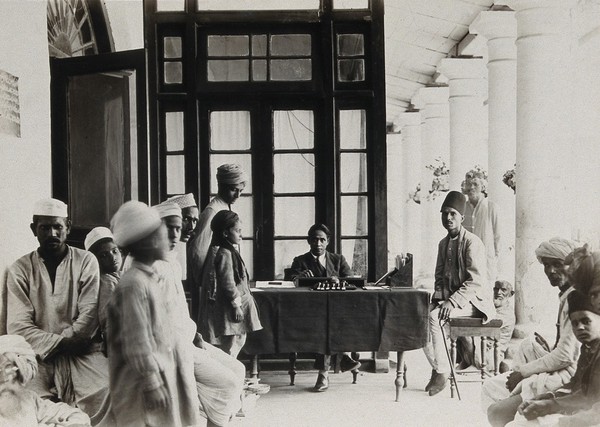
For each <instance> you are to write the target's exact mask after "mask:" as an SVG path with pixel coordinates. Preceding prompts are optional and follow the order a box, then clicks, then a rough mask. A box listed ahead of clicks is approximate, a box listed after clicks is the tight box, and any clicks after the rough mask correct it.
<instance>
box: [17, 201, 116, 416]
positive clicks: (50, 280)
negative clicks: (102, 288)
mask: <svg viewBox="0 0 600 427" xmlns="http://www.w3.org/2000/svg"><path fill="white" fill-rule="evenodd" d="M70 227H71V224H70V221H69V220H68V218H67V205H66V204H64V203H63V202H61V201H60V200H56V199H44V200H40V201H39V202H37V203H36V204H35V206H34V210H33V222H32V224H31V231H33V234H34V235H35V236H36V237H37V240H38V242H39V245H40V246H39V248H38V249H37V250H35V251H33V252H31V253H30V254H27V255H25V256H23V257H21V258H19V259H18V260H17V261H16V262H15V263H14V264H13V265H11V266H10V267H9V268H8V278H7V288H8V298H7V300H8V302H7V330H8V333H9V334H15V335H21V336H22V337H24V338H25V339H26V340H27V342H28V343H29V344H30V345H31V346H32V347H33V350H34V351H35V354H36V356H37V357H38V360H39V361H40V363H39V374H38V375H37V376H36V377H35V378H34V379H33V380H32V381H31V382H30V383H29V384H28V387H29V388H30V389H32V390H33V391H35V392H36V393H38V394H39V395H40V396H41V397H43V398H51V397H53V396H54V394H53V393H52V392H51V391H50V390H51V389H53V388H56V391H57V394H58V398H60V399H61V400H62V401H63V402H65V403H69V404H77V406H78V407H79V408H81V409H82V410H83V411H85V412H86V413H87V414H88V415H90V416H92V415H94V414H95V413H96V410H97V409H98V405H99V404H100V403H101V402H100V400H101V399H102V397H103V396H102V390H103V389H104V388H105V387H106V386H107V383H108V361H107V359H106V357H104V355H103V354H102V353H101V352H100V343H99V342H93V341H92V337H94V335H95V334H96V332H97V329H98V314H97V303H98V300H97V298H98V277H99V274H98V262H97V261H96V258H95V257H94V256H93V255H92V254H91V253H89V252H87V251H84V250H81V249H77V248H73V247H70V246H68V245H67V244H66V240H67V235H68V234H69V231H70Z"/></svg>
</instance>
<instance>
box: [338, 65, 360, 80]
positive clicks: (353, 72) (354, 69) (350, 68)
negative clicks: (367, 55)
mask: <svg viewBox="0 0 600 427" xmlns="http://www.w3.org/2000/svg"><path fill="white" fill-rule="evenodd" d="M364 79H365V61H364V60H363V59H340V60H338V80H339V81H340V82H361V81H363V80H364Z"/></svg>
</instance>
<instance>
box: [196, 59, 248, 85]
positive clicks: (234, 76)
mask: <svg viewBox="0 0 600 427" xmlns="http://www.w3.org/2000/svg"><path fill="white" fill-rule="evenodd" d="M206 66H207V71H208V81H209V82H245V81H248V69H249V68H250V65H249V64H248V60H247V59H236V60H232V59H229V60H227V59H223V60H221V59H214V60H210V61H207V65H206Z"/></svg>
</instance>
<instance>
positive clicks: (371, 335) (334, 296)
mask: <svg viewBox="0 0 600 427" xmlns="http://www.w3.org/2000/svg"><path fill="white" fill-rule="evenodd" d="M252 291H253V292H252V294H253V295H254V298H255V299H256V302H257V305H258V309H259V313H260V320H261V322H262V325H263V329H262V330H260V331H256V332H252V333H250V334H249V335H248V340H247V342H246V345H245V347H244V352H245V353H247V354H250V355H259V354H277V353H293V352H310V353H322V354H332V353H337V352H343V351H349V350H352V351H396V352H398V365H397V374H396V382H395V384H396V399H398V393H399V391H400V388H401V387H400V384H402V383H403V366H402V365H403V352H404V351H407V350H414V349H418V348H422V347H423V346H424V345H425V344H426V342H427V339H428V323H427V322H428V307H429V293H428V292H427V291H425V290H422V289H413V288H392V289H378V290H363V289H360V288H359V289H356V290H347V291H314V290H311V289H310V288H295V289H270V288H266V289H253V290H252ZM255 361H256V359H255ZM253 375H257V372H256V367H253Z"/></svg>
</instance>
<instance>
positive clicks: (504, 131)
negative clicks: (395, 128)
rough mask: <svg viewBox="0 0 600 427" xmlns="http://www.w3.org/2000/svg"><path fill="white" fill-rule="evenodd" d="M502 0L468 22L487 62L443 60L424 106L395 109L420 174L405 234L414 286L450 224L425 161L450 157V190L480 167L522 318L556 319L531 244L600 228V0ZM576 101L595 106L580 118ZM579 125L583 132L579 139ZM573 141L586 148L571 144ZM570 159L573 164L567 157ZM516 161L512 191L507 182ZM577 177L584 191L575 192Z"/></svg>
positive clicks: (428, 275) (407, 157)
mask: <svg viewBox="0 0 600 427" xmlns="http://www.w3.org/2000/svg"><path fill="white" fill-rule="evenodd" d="M507 3H508V5H509V6H510V7H511V8H512V10H508V8H506V9H504V10H490V11H484V12H481V14H480V15H479V16H478V17H477V18H476V19H475V20H474V21H473V23H472V25H471V27H470V30H471V32H472V33H475V34H478V36H480V37H484V38H485V39H486V40H487V55H485V57H486V58H487V61H485V62H484V59H483V58H482V57H468V58H467V57H459V58H445V59H443V60H442V61H441V63H440V65H439V67H438V72H439V73H440V74H442V75H444V76H445V77H447V79H448V84H447V85H435V86H427V87H423V88H421V89H420V90H419V91H418V92H417V93H416V94H415V97H414V98H413V100H412V103H413V105H414V106H415V107H416V108H418V111H408V112H406V113H402V114H401V115H400V116H399V118H398V124H399V126H400V128H401V135H402V140H401V144H402V153H401V156H402V159H403V163H402V164H403V167H404V169H403V175H402V178H403V181H404V188H405V189H406V188H407V189H412V190H414V188H415V187H416V186H417V184H418V183H419V182H420V183H421V203H420V205H417V204H415V203H413V202H412V201H408V202H407V206H406V209H405V212H404V216H403V234H402V236H403V239H404V242H405V243H406V244H405V246H406V247H407V248H418V249H417V250H413V251H414V252H417V255H416V256H415V260H416V261H417V258H419V257H420V260H418V262H417V263H416V264H417V265H416V266H415V267H416V269H415V275H416V284H417V286H424V287H431V286H432V284H433V272H434V269H435V258H436V257H435V254H436V251H437V242H438V241H439V239H441V238H442V237H443V236H444V234H445V230H444V229H443V228H442V226H441V223H440V217H439V208H440V205H441V202H442V200H441V198H438V199H437V200H434V199H432V198H431V197H428V190H429V188H428V187H429V185H430V183H431V181H432V171H431V170H430V169H427V167H426V166H427V165H430V164H433V163H434V162H435V159H437V158H440V159H442V160H443V161H445V162H446V163H447V164H449V168H450V177H449V184H450V189H451V190H460V186H461V183H462V181H463V180H464V175H465V173H466V172H467V171H468V170H470V169H472V168H473V167H474V166H476V165H481V166H482V167H483V168H484V169H486V170H487V171H488V194H489V198H490V200H491V201H493V202H494V203H495V204H496V205H497V206H498V208H499V209H500V213H501V215H500V216H501V221H502V223H503V224H502V229H503V240H504V243H505V244H504V257H503V258H502V259H500V264H499V271H500V272H501V274H502V275H503V278H507V279H508V280H510V281H511V282H513V283H514V285H515V289H516V291H517V299H516V314H517V323H518V324H519V325H521V326H523V325H525V324H527V323H530V322H532V321H535V322H547V321H548V319H551V320H550V324H552V322H553V321H554V320H552V318H553V316H555V307H554V305H550V306H549V305H548V304H547V303H546V302H547V299H540V298H539V296H540V292H542V295H544V294H547V291H548V287H547V285H546V283H547V279H546V278H545V277H544V274H543V269H542V268H540V266H539V263H538V261H537V259H536V257H535V249H536V247H537V246H538V245H539V243H540V242H541V241H544V240H548V239H549V238H551V237H553V236H563V237H566V238H580V239H581V240H587V241H589V240H590V239H592V240H593V239H598V235H599V233H598V228H599V227H598V226H597V225H595V223H593V221H592V222H591V223H590V220H591V217H590V213H591V214H592V215H594V216H595V218H596V219H595V221H596V222H597V221H598V220H597V218H598V215H600V197H597V195H598V193H599V192H600V173H599V172H598V169H599V168H598V166H597V165H596V164H595V162H596V159H598V158H599V157H598V154H600V124H599V123H600V102H599V99H600V82H598V81H597V80H596V81H592V82H593V84H590V83H589V78H590V76H593V75H598V69H600V20H599V19H597V18H598V17H599V16H600V4H599V2H597V1H595V0H587V1H577V0H512V1H507ZM578 19H579V20H578ZM574 64H577V67H575V66H574ZM486 66H487V70H486ZM582 70H583V71H582ZM582 73H584V74H582ZM578 76H579V79H578V81H577V83H578V84H581V83H582V82H584V81H585V79H587V80H588V81H587V82H586V83H584V87H585V85H589V86H592V88H590V89H593V88H595V90H575V88H576V85H575V84H574V83H575V80H576V79H577V77H578ZM486 96H487V108H486ZM579 107H583V108H588V110H587V111H586V114H585V115H584V117H585V118H586V119H587V120H586V121H585V122H583V121H582V119H580V118H579V117H580V116H581V115H580V114H578V113H577V111H578V108H579ZM578 123H579V124H581V125H582V126H581V127H582V129H583V130H581V131H580V134H581V135H582V138H579V139H578V140H577V141H575V139H576V138H575V135H576V134H577V132H575V129H574V127H577V124H578ZM574 142H575V145H573V143H574ZM573 147H576V148H579V150H578V151H577V152H575V153H574V152H573ZM581 153H584V154H581ZM590 154H593V157H592V156H590ZM576 156H579V157H576ZM575 158H576V160H577V162H576V163H574V162H572V161H571V159H575ZM515 164H516V171H517V179H518V183H517V191H516V196H515V194H513V191H512V190H511V189H510V188H508V187H507V186H506V185H505V184H504V183H503V182H502V176H503V174H504V173H505V172H506V171H507V170H509V169H512V168H513V167H515ZM581 170H584V171H585V172H586V173H587V174H586V175H585V176H583V173H582V172H581ZM581 180H584V181H585V190H586V193H584V194H576V193H575V192H576V190H577V185H578V184H579V185H581ZM588 197H589V198H590V199H592V198H593V200H589V201H587V202H586V206H585V207H586V212H588V214H587V215H582V214H581V213H576V212H578V210H577V205H578V204H581V203H582V201H581V200H582V199H584V200H585V199H586V198H588ZM573 206H575V209H574V208H573ZM419 213H420V214H419ZM575 213H576V214H575ZM592 243H597V242H592ZM511 279H512V280H511Z"/></svg>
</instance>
